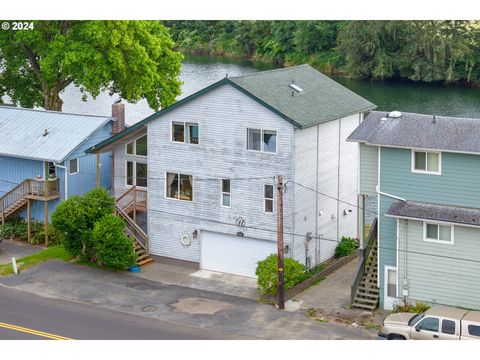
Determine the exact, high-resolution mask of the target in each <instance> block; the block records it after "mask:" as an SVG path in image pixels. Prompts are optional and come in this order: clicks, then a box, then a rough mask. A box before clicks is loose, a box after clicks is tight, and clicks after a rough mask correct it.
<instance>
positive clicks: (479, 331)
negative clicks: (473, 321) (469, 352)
mask: <svg viewBox="0 0 480 360" xmlns="http://www.w3.org/2000/svg"><path fill="white" fill-rule="evenodd" d="M468 333H469V334H470V335H473V336H480V326H478V325H468Z"/></svg>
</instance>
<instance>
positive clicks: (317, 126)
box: [90, 65, 375, 277]
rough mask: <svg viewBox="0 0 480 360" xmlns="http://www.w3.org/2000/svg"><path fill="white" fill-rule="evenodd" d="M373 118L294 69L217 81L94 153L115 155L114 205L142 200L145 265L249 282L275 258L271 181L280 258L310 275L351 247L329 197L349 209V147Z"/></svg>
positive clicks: (351, 215) (335, 89)
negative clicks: (159, 261)
mask: <svg viewBox="0 0 480 360" xmlns="http://www.w3.org/2000/svg"><path fill="white" fill-rule="evenodd" d="M374 107H375V105H373V104H372V103H370V102H369V101H367V100H365V99H363V98H361V97H360V96H358V95H356V94H354V93H353V92H351V91H350V90H348V89H346V88H344V87H343V86H341V85H339V84H338V83H336V82H335V81H333V80H331V79H330V78H328V77H326V76H325V75H323V74H321V73H319V72H318V71H316V70H314V69H313V68H311V67H310V66H308V65H302V66H297V67H291V68H285V69H279V70H272V71H265V72H260V73H254V74H251V75H245V76H240V77H230V78H229V77H227V78H224V79H222V80H220V81H218V82H216V83H214V84H213V85H211V86H209V87H207V88H205V89H203V90H201V91H199V92H197V93H195V94H193V95H191V96H189V97H187V98H184V99H182V100H181V101H178V102H176V103H175V104H173V105H171V106H169V107H167V108H165V109H163V110H161V111H159V112H158V113H156V114H154V115H152V116H150V117H148V118H146V119H145V120H143V121H141V122H139V123H137V124H135V125H133V126H131V127H130V128H128V129H126V130H125V131H123V132H121V133H119V134H117V135H115V136H113V137H112V138H110V139H108V140H106V141H104V142H102V143H100V144H98V145H96V146H95V147H94V148H92V149H91V150H90V151H92V152H104V151H112V152H113V154H114V155H113V158H114V160H113V161H114V164H113V169H114V184H113V187H114V193H115V196H116V197H117V198H121V200H120V201H124V199H125V198H127V197H128V196H125V194H126V193H127V192H132V188H135V193H136V195H135V197H137V198H138V197H140V198H141V199H142V201H144V204H143V206H144V209H145V210H146V215H145V213H143V214H140V213H139V214H138V215H136V216H137V221H140V222H143V223H142V224H140V225H141V226H142V227H143V228H144V229H145V230H146V231H147V232H148V237H149V250H150V253H151V254H153V255H157V256H163V257H169V258H175V259H181V260H186V261H191V262H195V263H198V264H199V267H200V268H202V269H209V270H214V271H221V272H227V273H233V274H239V275H244V276H250V277H254V276H255V267H256V262H257V261H259V260H261V259H263V258H265V257H266V256H267V255H269V254H271V253H276V248H277V244H276V239H277V214H276V202H277V200H276V198H277V194H276V186H275V177H276V176H277V175H283V177H284V181H285V182H286V184H287V185H286V190H285V194H284V216H285V220H284V225H285V228H284V231H285V244H286V248H285V252H286V256H289V257H293V258H295V259H297V260H299V261H301V262H302V263H306V264H307V266H310V267H311V266H314V265H315V264H318V263H320V262H321V261H323V260H326V259H328V258H330V257H332V256H333V252H334V249H335V246H336V244H337V242H338V241H339V239H340V238H341V236H352V237H356V236H357V217H356V214H357V211H356V207H355V206H345V204H344V203H340V202H338V201H337V200H336V198H342V199H344V200H346V201H349V202H350V203H352V204H356V203H357V193H358V174H357V172H358V147H357V146H356V144H351V143H347V142H346V141H345V139H346V137H347V136H348V134H350V133H351V132H352V131H353V130H354V129H355V128H356V127H357V126H358V125H359V124H360V122H361V121H362V119H363V114H364V113H365V112H368V111H370V110H371V109H373V108H374ZM147 139H148V140H147ZM138 191H141V193H138ZM320 192H321V193H320ZM325 194H326V195H328V196H325ZM130 197H131V196H130ZM137 202H138V201H137ZM126 203H131V201H126ZM138 208H142V204H141V203H140V202H138ZM320 237H321V238H322V239H324V240H321V239H320ZM310 239H311V240H310Z"/></svg>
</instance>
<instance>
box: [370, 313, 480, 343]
mask: <svg viewBox="0 0 480 360" xmlns="http://www.w3.org/2000/svg"><path fill="white" fill-rule="evenodd" d="M378 336H380V337H381V338H384V339H388V340H475V339H476V340H480V312H479V311H468V310H463V309H458V308H450V307H443V306H436V307H433V308H431V309H429V310H427V311H425V312H423V313H421V314H414V313H396V314H391V315H388V316H387V317H386V318H385V320H383V324H382V327H381V328H380V331H379V333H378Z"/></svg>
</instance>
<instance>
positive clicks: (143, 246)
mask: <svg viewBox="0 0 480 360" xmlns="http://www.w3.org/2000/svg"><path fill="white" fill-rule="evenodd" d="M146 202H147V200H146V191H145V190H138V189H136V187H135V186H134V187H132V188H130V189H129V190H128V191H127V192H125V193H124V194H122V195H121V196H120V197H118V198H117V199H116V202H115V214H116V215H117V216H118V217H120V218H121V219H122V220H123V221H125V233H126V234H127V235H128V236H130V237H132V238H133V239H135V245H134V246H135V254H136V256H137V260H136V261H137V264H138V265H140V266H142V265H145V264H148V263H150V262H152V261H154V260H153V258H151V257H150V253H149V250H148V242H149V239H148V235H147V234H146V233H145V231H143V229H142V228H141V227H140V226H139V225H138V224H137V223H136V221H135V216H136V215H135V214H136V212H137V210H139V211H145V210H146ZM131 214H132V216H131Z"/></svg>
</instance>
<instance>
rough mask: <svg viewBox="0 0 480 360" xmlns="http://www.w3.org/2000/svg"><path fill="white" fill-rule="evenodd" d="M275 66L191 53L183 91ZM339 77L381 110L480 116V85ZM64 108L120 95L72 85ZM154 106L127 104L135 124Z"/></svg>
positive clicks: (107, 103)
mask: <svg viewBox="0 0 480 360" xmlns="http://www.w3.org/2000/svg"><path fill="white" fill-rule="evenodd" d="M272 68H275V65H272V64H262V63H253V62H249V61H240V60H231V59H228V58H224V57H209V56H188V57H186V59H185V61H184V62H183V67H182V74H181V79H182V81H183V87H182V91H183V93H182V95H181V96H180V97H179V99H181V98H183V97H185V96H188V95H190V94H192V93H194V92H196V91H198V90H200V89H202V88H204V87H206V86H208V85H210V84H212V83H214V82H216V81H218V80H220V79H222V78H223V77H225V76H226V75H227V74H228V75H229V76H236V75H243V74H248V73H252V72H256V71H262V70H268V69H272ZM333 78H334V79H335V80H336V81H338V82H339V83H341V84H342V85H344V86H346V87H347V88H349V89H351V90H352V91H354V92H356V93H357V94H359V95H361V96H363V97H365V98H366V99H368V100H370V101H371V102H373V103H374V104H376V105H377V106H378V110H385V111H392V110H399V111H405V112H418V113H427V114H435V115H448V116H460V117H477V118H480V89H479V88H477V89H475V88H465V87H460V86H444V85H441V84H425V83H415V82H411V81H383V82H379V81H375V82H373V81H362V80H351V79H346V78H341V77H333ZM61 97H62V99H63V101H64V106H63V111H64V112H73V113H80V114H94V115H110V112H111V104H112V103H113V102H114V101H115V100H116V99H118V96H116V95H114V96H110V95H109V94H108V93H102V94H100V96H98V97H97V98H96V99H92V97H90V96H89V97H88V99H87V101H86V102H83V101H82V100H81V94H80V91H79V90H78V89H77V88H75V87H74V86H70V87H68V88H67V89H66V90H65V91H64V93H63V94H62V95H61ZM152 113H153V110H151V109H150V108H149V107H148V104H147V102H146V101H144V100H142V101H140V102H138V103H137V104H127V105H126V120H127V123H129V124H132V123H134V122H137V121H139V120H141V119H143V118H145V117H147V116H148V115H150V114H152Z"/></svg>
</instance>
